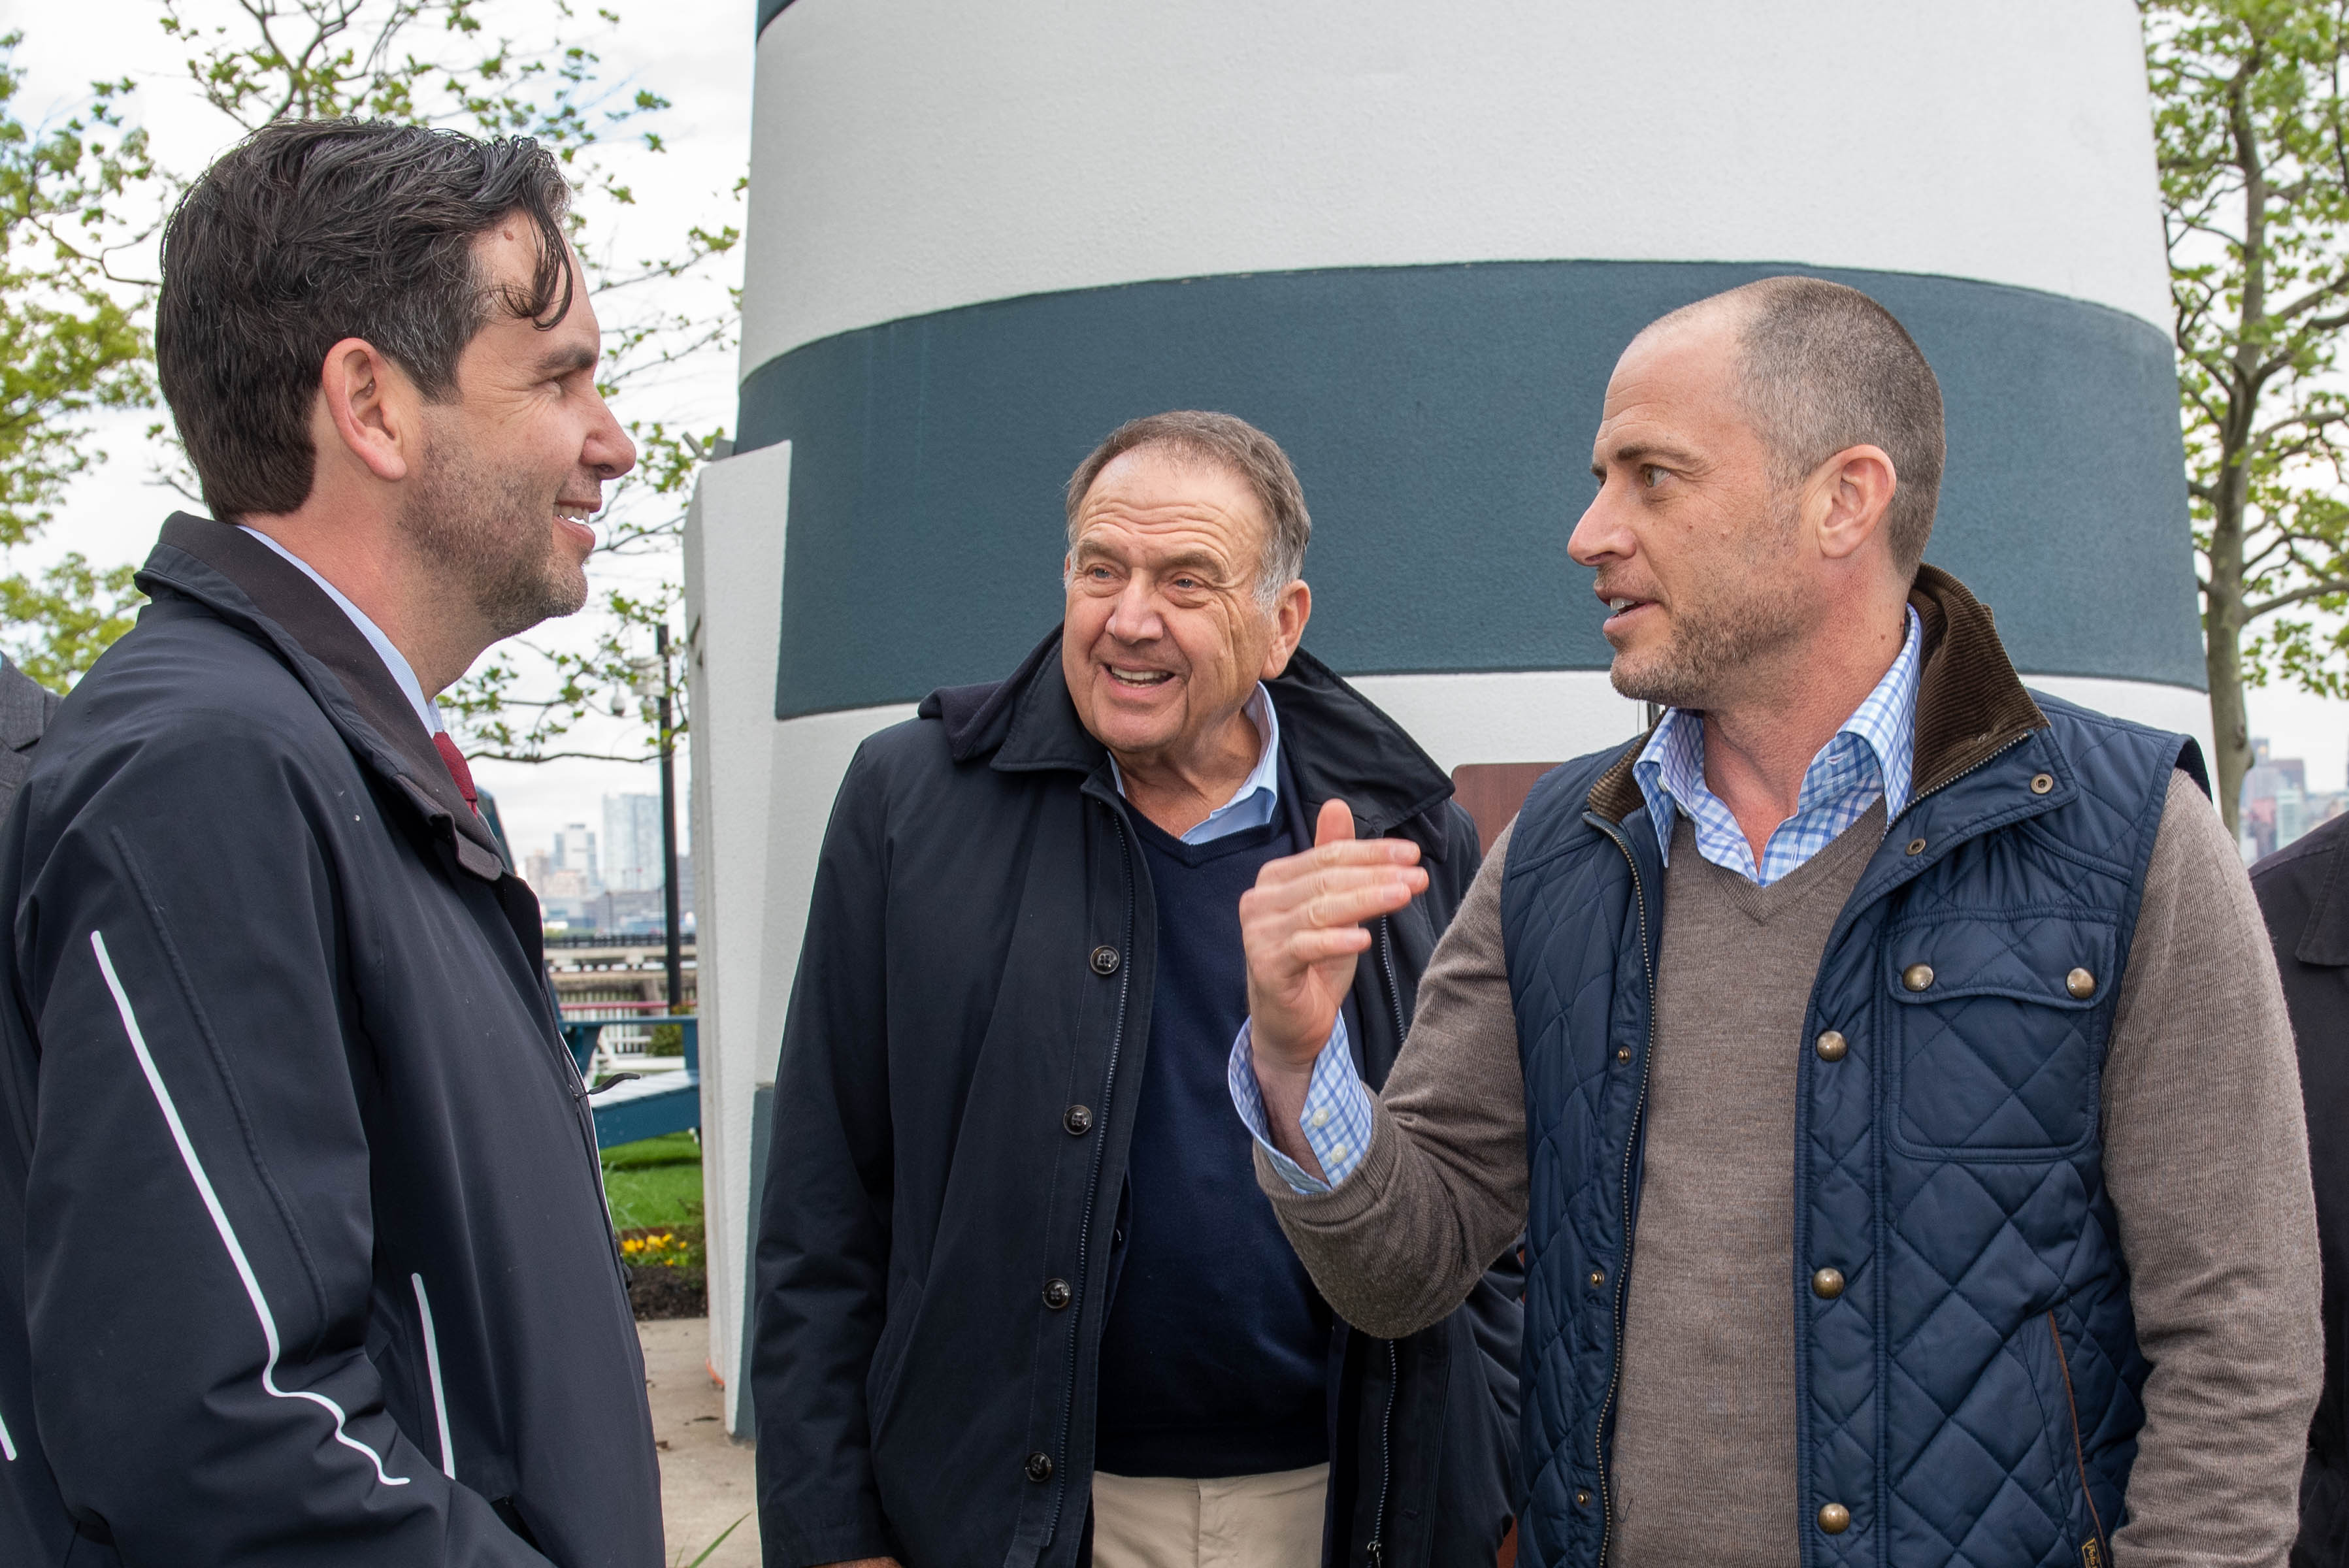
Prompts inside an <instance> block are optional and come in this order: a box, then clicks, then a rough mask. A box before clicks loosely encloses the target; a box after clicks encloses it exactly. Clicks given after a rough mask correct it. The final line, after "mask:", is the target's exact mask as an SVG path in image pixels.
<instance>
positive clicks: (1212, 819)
mask: <svg viewBox="0 0 2349 1568" xmlns="http://www.w3.org/2000/svg"><path fill="white" fill-rule="evenodd" d="M1240 711H1241V712H1242V713H1245V714H1247V716H1248V721H1249V722H1250V723H1251V724H1254V725H1255V726H1256V732H1257V735H1258V736H1259V737H1261V738H1262V741H1263V744H1262V745H1261V746H1260V747H1259V748H1258V749H1257V754H1256V769H1255V771H1253V772H1251V773H1250V774H1249V775H1248V776H1247V778H1246V779H1241V780H1240V787H1239V788H1238V789H1236V790H1234V791H1233V792H1232V798H1231V799H1228V800H1226V801H1225V802H1224V803H1223V804H1222V805H1220V806H1218V807H1216V809H1215V810H1212V811H1210V812H1208V813H1207V815H1206V820H1203V821H1201V822H1200V823H1198V824H1197V825H1196V826H1195V827H1194V828H1193V829H1192V830H1190V831H1189V832H1187V833H1185V834H1184V835H1183V841H1184V842H1185V843H1186V844H1211V843H1213V842H1215V841H1216V840H1217V839H1221V838H1226V837H1228V836H1229V835H1231V834H1233V833H1241V832H1246V831H1247V830H1248V829H1250V828H1261V827H1263V826H1264V825H1265V824H1266V823H1267V822H1269V821H1271V820H1272V814H1273V812H1274V811H1275V810H1278V807H1279V805H1280V715H1278V714H1277V713H1275V712H1274V711H1273V710H1272V693H1270V692H1268V691H1267V690H1266V689H1265V686H1264V683H1263V682H1262V681H1258V682H1257V683H1256V691H1255V693H1254V695H1252V696H1249V698H1248V699H1247V707H1243V708H1242V709H1240ZM1109 771H1110V777H1111V778H1112V779H1115V780H1116V782H1117V792H1118V793H1119V794H1120V795H1123V794H1124V793H1125V774H1124V773H1123V771H1122V770H1121V769H1119V768H1118V765H1117V758H1114V757H1112V758H1110V759H1109Z"/></svg>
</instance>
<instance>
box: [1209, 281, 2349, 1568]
mask: <svg viewBox="0 0 2349 1568" xmlns="http://www.w3.org/2000/svg"><path fill="white" fill-rule="evenodd" d="M1941 461H1942V434H1941V405H1940V389H1939V387H1938V385H1937V384H1936V382H1935V381H1934V378H1933V375H1932V372H1931V370H1930V368H1929V367H1928V366H1927V365H1926V363H1925V360H1924V357H1923V356H1922V355H1921V354H1920V352H1919V351H1918V349H1917V347H1916V345H1915V344H1914V343H1913V342H1912V341H1911V340H1910V339H1909V335H1908V334H1907V333H1906V332H1905V331H1903V330H1902V328H1901V327H1900V325H1899V323H1898V322H1896V321H1895V320H1894V319H1893V318H1892V316H1891V315H1889V314H1888V313H1887V312H1885V311H1884V310H1883V309H1882V308H1881V307H1880V306H1878V305H1877V304H1876V303H1875V302H1874V301H1872V300H1869V299H1868V297H1867V296H1866V295H1864V294H1858V293H1857V292H1856V291H1854V290H1851V289H1847V288H1843V287H1839V286H1837V285H1836V284H1828V283H1825V282H1820V281H1817V280H1812V279H1801V278H1775V279H1770V280H1766V281H1764V282H1762V283H1758V284H1751V285H1749V286H1747V287H1745V288H1743V289H1739V290H1736V291H1734V292H1733V293H1731V294H1723V295H1720V296H1718V297H1716V298H1714V299H1711V300H1706V301H1702V302H1700V303H1698V304H1694V305H1692V306H1689V307H1688V308H1686V309H1684V310H1682V311H1679V312H1676V313H1674V314H1673V315H1669V316H1666V317H1665V318H1663V319H1662V320H1661V321H1659V322H1657V323H1655V324H1654V325H1651V326H1650V327H1649V328H1648V329H1647V330H1646V331H1645V332H1643V333H1642V334H1641V335H1640V337H1639V338H1638V339H1637V340H1635V341H1634V342H1633V343H1632V345H1631V346H1630V348H1629V349H1627V350H1626V351H1625V353H1624V355H1623V357H1622V359H1621V361H1620V362H1619V365H1618V366H1617V368H1616V371H1615V375H1614V377H1613V379H1612V381H1611V382H1610V384H1609V387H1608V394H1607V403H1606V410H1605V416H1604V418H1603V421H1602V423H1601V425H1600V427H1599V435H1598V438H1597V443H1596V446H1595V449H1594V451H1593V455H1592V470H1593V472H1595V473H1596V474H1597V475H1598V476H1599V480H1600V489H1599V495H1598V498H1597V499H1596V500H1594V501H1593V502H1592V503H1591V506H1590V508H1589V510H1588V512H1587V513H1585V515H1584V516H1583V518H1582V520H1581V521H1580V523H1579V524H1578V526H1577V528H1576V530H1575V532H1574V537H1573V540H1572V542H1571V545H1570V550H1571V552H1572V554H1573V555H1574V558H1575V560H1576V561H1578V562H1580V563H1582V564H1584V565H1586V566H1589V567H1592V568H1594V569H1595V571H1596V573H1597V582H1596V584H1595V586H1596V591H1597V593H1598V594H1599V597H1600V598H1601V599H1602V600H1604V601H1605V602H1606V603H1607V604H1608V606H1609V610H1610V612H1611V614H1610V616H1609V620H1608V622H1607V624H1606V633H1607V637H1608V640H1609V643H1610V644H1611V645H1613V647H1614V649H1615V660H1614V668H1613V678H1614V684H1615V686H1616V688H1617V689H1618V690H1619V691H1621V692H1622V693H1623V694H1624V695H1626V696H1631V697H1636V698H1643V699H1646V700H1647V701H1650V702H1651V703H1656V704H1659V705H1661V706H1662V707H1663V709H1664V713H1663V717H1662V719H1661V722H1660V723H1658V724H1657V725H1656V726H1655V727H1654V728H1652V729H1651V731H1650V732H1649V733H1648V734H1647V735H1646V736H1645V737H1644V738H1640V739H1639V740H1637V741H1634V742H1633V743H1631V744H1630V745H1629V746H1627V747H1624V748H1619V749H1616V750H1613V751H1610V752H1609V753H1605V754H1600V755H1597V756H1593V757H1590V758H1584V759H1582V760H1581V761H1579V762H1576V763H1570V764H1568V765H1567V766H1566V767H1564V768H1561V769H1557V770H1556V771H1555V772H1553V773H1551V774H1549V775H1548V776H1547V778H1546V779H1544V780H1543V781H1542V782H1541V783H1540V784H1539V785H1537V786H1536V788H1535V789H1534V792H1533V794H1532V796H1531V797H1530V799H1528V800H1527V802H1526V807H1525V810H1524V811H1523V812H1522V813H1521V814H1520V815H1519V816H1518V818H1517V820H1516V822H1514V823H1513V824H1512V825H1511V827H1510V828H1509V830H1507V831H1506V832H1505V833H1503V834H1502V835H1501V837H1500V838H1499V840H1498V841H1496V842H1495V844H1494V845H1493V846H1492V848H1491V850H1490V851H1489V852H1488V854H1487V855H1486V857H1485V862H1484V868H1483V870H1482V872H1481V873H1480V874H1479V875H1478V877H1477V879H1476V881H1475V884H1474V886H1473V887H1472V889H1471V891H1470V892H1469V893H1468V896H1467V898H1466V900H1465V902H1464V903H1463V905H1462V907H1461V910H1460V913H1459V915H1458V917H1457V919H1456V920H1455V921H1454V924H1453V925H1452V927H1451V929H1450V932H1449V934H1447V935H1446V936H1445V938H1444V943H1443V944H1442V945H1441V946H1440V947H1439V948H1438V949H1437V951H1436V953H1435V954H1434V957H1433V962H1432V963H1431V965H1430V966H1429V968H1428V971H1427V974H1426V977H1425V979H1424V981H1423V984H1422V986H1421V990H1420V1002H1419V1010H1418V1015H1417V1017H1416V1019H1415V1021H1414V1022H1413V1026H1412V1029H1411V1032H1410V1036H1409V1038H1408V1041H1407V1043H1406V1044H1405V1046H1404V1048H1403V1051H1402V1056H1401V1057H1400V1059H1399V1060H1398V1061H1397V1062H1396V1064H1395V1067H1394V1069H1393V1072H1392V1076H1391V1077H1390V1078H1388V1079H1387V1081H1386V1084H1385V1086H1384V1089H1383V1092H1381V1093H1379V1094H1376V1095H1373V1094H1371V1092H1369V1091H1368V1090H1367V1089H1366V1088H1364V1087H1363V1086H1362V1085H1361V1083H1360V1081H1359V1080H1358V1079H1357V1078H1355V1077H1354V1075H1353V1074H1352V1072H1351V1070H1350V1068H1349V1066H1348V1061H1349V1057H1348V1053H1347V1050H1346V1048H1345V1042H1344V1040H1343V1026H1342V1024H1341V1022H1340V1015H1339V1012H1338V1003H1339V999H1340V998H1341V997H1342V996H1343V995H1345V992H1346V988H1347V985H1348V983H1349V979H1350V975H1351V972H1352V970H1353V967H1354V965H1355V962H1356V955H1357V954H1359V953H1361V951H1362V950H1363V948H1364V947H1365V946H1366V945H1367V944H1368V942H1369V937H1368V935H1367V934H1366V933H1365V931H1364V929H1363V922H1365V921H1372V920H1375V919H1376V918H1377V917H1379V916H1380V915H1381V914H1384V913H1389V912H1392V911H1394V910H1397V909H1400V908H1402V907H1403V906H1404V905H1405V904H1407V903H1409V902H1410V901H1411V900H1412V899H1413V897H1415V896H1417V895H1418V893H1419V891H1420V889H1421V888H1422V887H1423V886H1424V885H1425V882H1424V875H1423V872H1422V871H1421V870H1420V869H1419V867H1418V866H1417V865H1416V863H1415V855H1414V852H1413V848H1412V846H1411V845H1409V844H1408V843H1406V842H1402V841H1396V840H1392V839H1390V840H1381V841H1376V842H1371V841H1360V842H1357V841H1353V839H1352V834H1351V832H1350V822H1349V819H1348V817H1347V815H1346V813H1345V811H1344V810H1343V809H1342V807H1341V806H1339V805H1337V804H1336V803H1333V804H1332V805H1331V806H1330V808H1328V809H1326V810H1325V811H1324V812H1323V814H1322V817H1321V819H1320V821H1319V831H1318V835H1317V845H1316V847H1315V848H1314V849H1313V850H1311V851H1307V852H1305V853H1301V854H1299V855H1296V856H1293V857H1290V858H1288V859H1286V860H1281V861H1275V862H1273V863H1271V864H1270V865H1268V866H1267V867H1266V868H1265V869H1264V871H1263V872H1262V873H1261V875H1260V876H1259V878H1258V881H1257V885H1256V888H1255V890H1254V891H1253V892H1249V893H1248V894H1247V895H1246V897H1245V898H1244V900H1243V903H1242V923H1243V929H1244V932H1245V935H1246V941H1247V954H1248V985H1249V1007H1250V1022H1249V1024H1248V1026H1247V1027H1246V1028H1244V1029H1243V1030H1242V1031H1241V1033H1240V1036H1239V1038H1238V1039H1237V1042H1236V1043H1235V1047H1234V1052H1233V1062H1232V1076H1233V1079H1234V1084H1235V1094H1234V1099H1235V1103H1236V1105H1237V1106H1239V1107H1240V1108H1241V1114H1242V1116H1243V1119H1246V1120H1247V1121H1248V1122H1249V1124H1250V1125H1251V1127H1252V1128H1253V1129H1254V1130H1255V1131H1256V1133H1257V1141H1258V1150H1257V1178H1258V1181H1259V1182H1260V1183H1261V1185H1262V1186H1263V1188H1264V1190H1265V1191H1266V1192H1267V1193H1268V1195H1269V1196H1270V1197H1271V1199H1272V1201H1273V1203H1274V1205H1275V1208H1276V1210H1277V1211H1278V1214H1279V1216H1280V1220H1281V1222H1282V1225H1283V1227H1284V1228H1285V1230H1286V1231H1287V1233H1288V1237H1289V1239H1290V1241H1291V1242H1292V1243H1293V1244H1294V1245H1295V1247H1296V1249H1297V1252H1298V1253H1299V1256H1300V1257H1302V1258H1303V1259H1304V1260H1305V1263H1306V1264H1307V1266H1308V1268H1309V1270H1310V1272H1311V1274H1312V1276H1313V1278H1314V1281H1315V1283H1316V1284H1318V1285H1319V1287H1320V1289H1321V1291H1322V1293H1323V1295H1325V1296H1326V1297H1327V1298H1328V1299H1329V1300H1330V1303H1331V1304H1332V1305H1334V1306H1335V1307H1336V1308H1337V1309H1338V1310H1339V1311H1340V1313H1341V1314H1343V1315H1345V1316H1346V1317H1347V1318H1348V1319H1349V1320H1350V1322H1352V1323H1354V1324H1356V1325H1357V1326H1361V1327H1362V1328H1363V1329H1365V1330H1367V1331H1369V1332H1371V1333H1373V1334H1380V1335H1394V1334H1402V1333H1408V1332H1410V1331H1411V1330H1412V1329H1413V1328H1415V1327H1417V1326H1420V1325H1422V1324H1424V1323H1427V1322H1431V1321H1433V1320H1434V1319H1435V1318H1436V1317H1438V1316H1440V1315H1442V1314H1444V1312H1445V1311H1447V1310H1449V1309H1450V1308H1451V1307H1452V1306H1453V1305H1454V1304H1455V1303H1457V1302H1458V1301H1459V1300H1460V1299H1461V1297H1462V1296H1463V1295H1465V1294H1466V1292H1467V1291H1468V1290H1469V1288H1470V1287H1471V1286H1472V1285H1473V1284H1475V1281H1476V1280H1477V1278H1478V1277H1479V1274H1481V1272H1482V1269H1483V1267H1484V1264H1485V1263H1486V1262H1488V1261H1489V1260H1490V1258H1491V1256H1492V1254H1493V1252H1494V1250H1495V1248H1496V1247H1497V1246H1500V1245H1503V1244H1505V1243H1506V1242H1507V1240H1508V1238H1509V1237H1510V1236H1511V1235H1513V1234H1514V1233H1516V1232H1517V1231H1518V1229H1519V1227H1520V1226H1523V1227H1525V1230H1526V1237H1527V1242H1526V1247H1527V1255H1526V1264H1527V1271H1528V1281H1527V1297H1526V1328H1525V1349H1524V1389H1525V1399H1524V1407H1523V1408H1524V1411H1525V1430H1524V1437H1523V1443H1522V1454H1523V1462H1524V1476H1523V1485H1524V1489H1525V1490H1524V1495H1523V1498H1522V1501H1521V1504H1520V1507H1521V1513H1520V1518H1519V1532H1520V1541H1521V1543H1522V1550H1523V1556H1522V1557H1521V1559H1520V1560H1521V1561H1524V1562H1528V1563H1534V1564H1539V1565H1542V1568H1548V1565H1550V1564H1565V1563H1572V1564H1577V1565H1579V1568H1601V1565H1602V1564H1614V1565H1617V1568H1661V1565H1665V1564H1674V1563H1707V1564H1714V1565H1746V1564H1753V1565H1757V1568H1758V1565H1761V1564H1771V1565H1774V1568H1776V1565H1783V1564H1786V1563H1804V1564H1827V1563H1837V1564H1842V1563H1852V1564H1858V1563H1868V1564H1874V1565H1878V1568H1884V1565H1895V1568H1911V1565H1915V1564H1934V1565H1940V1564H1959V1563H1962V1564H1969V1565H1974V1568H2031V1565H2045V1568H2056V1565H2062V1564H2069V1565H2072V1568H2111V1565H2112V1564H2114V1563H2118V1564H2120V1568H2154V1565H2157V1564H2158V1565H2162V1568H2169V1565H2184V1564H2209V1565H2216V1564H2220V1563H2228V1564H2281V1563H2283V1561H2284V1555H2285V1553H2286V1551H2287V1549H2288V1547H2289V1544H2290V1542H2291V1541H2292V1532H2293V1517H2294V1488H2295V1483H2296V1480H2297V1478H2298V1476H2299V1473H2300V1468H2301V1466H2300V1460H2301V1450H2302V1444H2303V1441H2304V1439H2305V1435H2306V1432H2307V1429H2308V1418H2309V1412H2310V1410H2311V1408H2312V1407H2313V1402H2314V1399H2315V1396H2316V1391H2317V1379H2318V1374H2319V1368H2320V1349H2319V1346H2320V1336H2319V1327H2318V1318H2317V1262H2316V1259H2317V1253H2316V1236H2315V1225H2314V1219H2313V1205H2312V1201H2311V1197H2310V1186H2309V1171H2308V1159H2307V1152H2306V1145H2305V1141H2304V1132H2303V1126H2302V1109H2301V1101H2300V1095H2299V1091H2298V1086H2297V1082H2296V1078H2295V1072H2294V1064H2293V1056H2292V1032H2291V1028H2290V1026H2289V1023H2288V1021H2287V1019H2286V1016H2285V1014H2284V1007H2283V1001H2282V995H2281V993H2280V991H2279V988H2278V985H2277V980H2276V974H2275V969H2274V966H2273V965H2272V963H2271V959H2270V957H2269V954H2268V950H2267V944H2266V941H2265V937H2264V932H2263V930H2262V928H2261V921H2260V916H2259V913H2258V911H2257V909H2256V907H2255V906H2254V904H2253V902H2252V899H2251V889H2250V886H2249V884H2248V882H2246V879H2245V877H2244V873H2243V870H2242V867H2241V865H2240V862H2239V861H2238V859H2237V856H2236V852H2235V847H2234V845H2233V843H2232V842H2231V841H2230V839H2229V837H2228V835H2227V833H2226V831H2225V830H2224V828H2223V827H2222V826H2221V824H2220V820H2219V818H2218V816H2217V814H2216V813H2215V812H2214V811H2213V810H2211V807H2210V803H2209V799H2207V798H2206V794H2205V786H2204V783H2203V775H2202V769H2201V760H2200V757H2199V752H2198V751H2197V749H2196V748H2195V746H2194V744H2193V742H2191V741H2190V740H2188V739H2186V738H2183V737H2180V736H2174V735H2163V734H2159V733H2157V732H2155V731H2152V730H2149V729H2146V728H2144V727H2139V726H2137V725H2132V724H2127V723H2124V722H2121V721H2119V720H2116V719H2112V718H2109V717H2104V716H2102V715H2098V714H2095V713H2091V712H2088V711H2086V710H2085V709H2083V708H2079V707H2073V706H2071V705H2069V704H2065V703H2062V702H2059V701H2057V700H2055V699H2054V698H2053V697H2049V696H2042V695H2037V694H2034V693H2032V692H2029V691H2026V690H2025V689H2024V687H2023V685H2022V683H2021V682H2020V681H2019V680H2018V679H2017V677H2016V676H2015V674H2014V671H2013V667H2012V666H2011V665H2009V663H2008V661H2007V658H2006V655H2005V653H2004V651H2003V650H2002V647H2001V646H2000V644H1999V641H1998V637H1997V635H1996V634H1995V632H1994V630H1993V629H1992V623H1991V616H1990V613H1989V611H1988V610H1986V609H1985V608H1984V607H1983V606H1982V604H1981V603H1978V602H1976V601H1975V600H1974V599H1973V597H1972V596H1971V594H1969V593H1967V592H1966V590H1965V588H1964V587H1963V586H1962V585H1961V584H1960V583H1958V582H1957V581H1956V580H1955V579H1954V578H1952V577H1951V576H1949V575H1948V574H1947V573H1942V572H1940V571H1938V570H1936V569H1934V568H1932V567H1930V566H1924V565H1922V564H1921V562H1922V557H1923V554H1924V550H1925V542H1926V538H1927V535H1928V533H1929V532H1930V529H1931V526H1932V519H1933V509H1934V500H1935V495H1936V491H1937V487H1938V483H1939V480H1940V467H1941Z"/></svg>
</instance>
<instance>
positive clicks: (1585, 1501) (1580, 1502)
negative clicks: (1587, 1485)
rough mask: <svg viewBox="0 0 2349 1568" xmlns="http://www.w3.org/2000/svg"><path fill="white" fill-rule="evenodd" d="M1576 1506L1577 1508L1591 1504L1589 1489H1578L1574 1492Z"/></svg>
mask: <svg viewBox="0 0 2349 1568" xmlns="http://www.w3.org/2000/svg"><path fill="white" fill-rule="evenodd" d="M1574 1506H1575V1507H1577V1508H1588V1507H1589V1506H1590V1493H1589V1492H1588V1491H1577V1492H1576V1493H1575V1494H1574Z"/></svg>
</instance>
